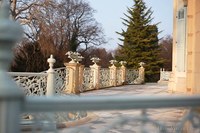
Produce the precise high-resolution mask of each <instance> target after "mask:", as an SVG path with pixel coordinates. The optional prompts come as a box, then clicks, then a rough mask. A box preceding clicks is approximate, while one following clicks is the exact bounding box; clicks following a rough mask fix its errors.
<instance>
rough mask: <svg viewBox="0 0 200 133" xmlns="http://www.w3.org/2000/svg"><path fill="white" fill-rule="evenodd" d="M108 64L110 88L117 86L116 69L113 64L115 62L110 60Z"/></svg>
mask: <svg viewBox="0 0 200 133" xmlns="http://www.w3.org/2000/svg"><path fill="white" fill-rule="evenodd" d="M110 63H111V64H112V66H111V67H109V68H110V86H117V67H116V66H115V64H116V63H117V61H116V60H111V61H110Z"/></svg>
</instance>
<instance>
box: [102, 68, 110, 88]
mask: <svg viewBox="0 0 200 133" xmlns="http://www.w3.org/2000/svg"><path fill="white" fill-rule="evenodd" d="M106 87H110V70H109V69H108V68H101V69H100V88H106Z"/></svg>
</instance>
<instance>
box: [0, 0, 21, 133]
mask: <svg viewBox="0 0 200 133" xmlns="http://www.w3.org/2000/svg"><path fill="white" fill-rule="evenodd" d="M1 2H2V5H1V7H0V8H1V9H0V99H1V100H0V133H19V132H20V127H19V126H20V125H19V122H20V114H21V113H22V112H21V109H22V104H23V101H24V95H23V92H22V90H21V89H19V87H18V86H17V85H16V83H15V82H14V81H13V80H12V79H11V77H9V76H8V74H7V72H6V71H7V70H8V68H9V65H10V63H11V60H12V57H13V54H12V48H13V45H14V44H15V43H16V41H19V40H20V38H21V37H22V33H23V30H22V28H21V26H20V25H18V24H16V23H14V22H13V21H11V20H9V16H10V15H9V9H10V8H9V4H8V2H7V0H3V1H1Z"/></svg>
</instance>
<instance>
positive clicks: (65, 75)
mask: <svg viewBox="0 0 200 133" xmlns="http://www.w3.org/2000/svg"><path fill="white" fill-rule="evenodd" d="M54 71H55V90H56V93H58V94H62V92H63V91H64V90H66V89H67V86H68V79H69V70H68V69H67V68H66V67H62V68H56V69H54Z"/></svg>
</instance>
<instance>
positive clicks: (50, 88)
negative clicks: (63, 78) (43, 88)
mask: <svg viewBox="0 0 200 133" xmlns="http://www.w3.org/2000/svg"><path fill="white" fill-rule="evenodd" d="M47 62H48V63H49V70H48V71H47V74H48V76H47V93H46V96H53V95H54V94H55V87H56V86H55V71H54V69H53V65H54V63H55V62H56V60H55V59H54V58H53V55H51V56H50V58H49V59H48V60H47Z"/></svg>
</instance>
